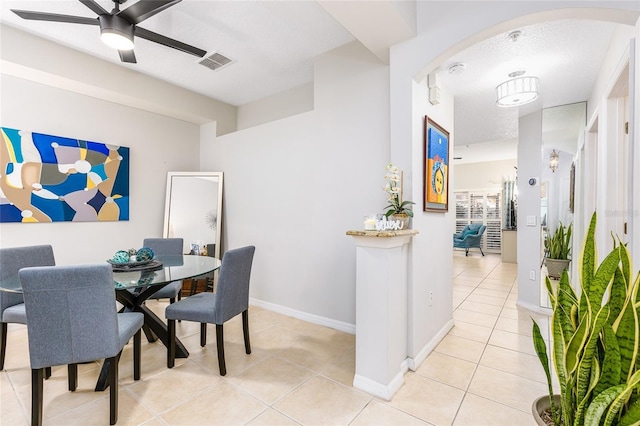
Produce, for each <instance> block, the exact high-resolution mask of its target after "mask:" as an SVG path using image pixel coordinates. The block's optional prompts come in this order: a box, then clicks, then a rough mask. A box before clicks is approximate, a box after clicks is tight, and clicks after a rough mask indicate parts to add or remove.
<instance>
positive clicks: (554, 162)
mask: <svg viewBox="0 0 640 426" xmlns="http://www.w3.org/2000/svg"><path fill="white" fill-rule="evenodd" d="M558 161H559V157H558V151H556V150H555V149H554V150H553V151H551V156H550V157H549V168H550V169H551V172H552V173H555V171H556V169H557V168H558Z"/></svg>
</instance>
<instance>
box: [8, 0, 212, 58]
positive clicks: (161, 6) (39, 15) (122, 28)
mask: <svg viewBox="0 0 640 426" xmlns="http://www.w3.org/2000/svg"><path fill="white" fill-rule="evenodd" d="M79 1H80V3H82V4H84V5H85V6H87V7H88V8H89V9H91V10H92V11H94V12H95V13H96V14H98V17H97V18H86V17H84V16H72V15H61V14H57V13H47V12H34V11H29V10H16V9H11V11H12V12H13V13H15V14H16V15H18V16H19V17H21V18H23V19H31V20H35V21H50V22H65V23H69V24H84V25H98V26H99V27H100V38H101V40H102V41H103V42H104V43H105V44H107V45H108V46H110V47H113V48H115V49H118V53H119V54H120V60H121V61H122V62H130V63H134V64H135V63H136V56H135V54H134V53H133V38H134V36H136V37H140V38H143V39H145V40H149V41H153V42H155V43H159V44H162V45H164V46H167V47H171V48H173V49H177V50H180V51H182V52H185V53H189V54H191V55H194V56H197V57H199V58H202V57H203V56H204V55H206V53H207V52H206V51H204V50H202V49H198V48H197V47H193V46H190V45H188V44H185V43H182V42H180V41H178V40H174V39H172V38H169V37H165V36H163V35H161V34H158V33H154V32H152V31H149V30H145V29H144V28H140V27H138V26H137V25H138V24H139V23H140V22H142V21H144V20H145V19H147V18H150V17H152V16H153V15H155V14H156V13H159V12H162V11H163V10H165V9H167V8H169V7H171V6H173V5H174V4H177V3H180V2H181V1H182V0H138V1H137V2H136V3H134V4H133V5H131V6H129V7H128V8H126V9H124V10H120V5H121V4H122V3H125V2H126V1H127V0H112V1H113V3H114V8H113V10H112V11H111V12H107V11H106V10H105V9H103V8H102V6H100V5H99V4H98V3H96V2H95V0H79Z"/></svg>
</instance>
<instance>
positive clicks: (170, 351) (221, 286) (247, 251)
mask: <svg viewBox="0 0 640 426" xmlns="http://www.w3.org/2000/svg"><path fill="white" fill-rule="evenodd" d="M255 249H256V248H255V247H254V246H247V247H242V248H238V249H234V250H229V251H227V252H226V253H225V254H224V256H223V258H222V265H221V266H220V274H219V275H218V284H217V286H216V292H215V293H208V292H204V293H198V294H195V295H193V296H190V297H187V298H185V299H184V300H181V301H179V302H176V303H173V304H171V305H169V306H167V308H166V309H165V311H164V312H165V317H166V318H167V320H168V321H167V325H168V329H169V345H168V346H167V367H168V368H173V365H174V363H175V355H176V320H185V321H194V322H199V323H200V346H205V345H206V344H207V324H215V325H216V343H217V348H218V367H219V368H220V375H221V376H224V375H226V374H227V368H226V364H225V359H224V333H223V325H224V323H225V322H227V321H228V320H230V319H231V318H233V317H235V316H236V315H238V314H240V313H241V314H242V329H243V332H244V347H245V352H246V353H247V355H248V354H250V353H251V344H250V342H249V281H250V278H251V265H252V263H253V254H254V252H255Z"/></svg>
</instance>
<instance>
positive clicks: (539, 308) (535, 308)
mask: <svg viewBox="0 0 640 426" xmlns="http://www.w3.org/2000/svg"><path fill="white" fill-rule="evenodd" d="M516 306H518V307H520V308H524V309H528V310H530V311H531V312H536V313H538V314H542V315H547V316H551V315H553V309H551V308H545V307H543V306H540V305H533V304H531V303H526V302H520V301H518V302H516Z"/></svg>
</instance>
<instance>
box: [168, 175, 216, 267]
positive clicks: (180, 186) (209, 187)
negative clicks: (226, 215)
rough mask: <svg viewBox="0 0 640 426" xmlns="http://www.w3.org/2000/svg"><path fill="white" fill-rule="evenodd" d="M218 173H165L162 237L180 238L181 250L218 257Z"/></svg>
mask: <svg viewBox="0 0 640 426" xmlns="http://www.w3.org/2000/svg"><path fill="white" fill-rule="evenodd" d="M221 215H222V172H169V173H168V175H167V195H166V199H165V209H164V231H163V236H164V238H182V239H183V240H184V245H185V246H184V251H183V252H184V253H191V254H201V255H202V254H206V255H208V256H212V257H215V258H218V259H220V235H221V232H220V224H221Z"/></svg>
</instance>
